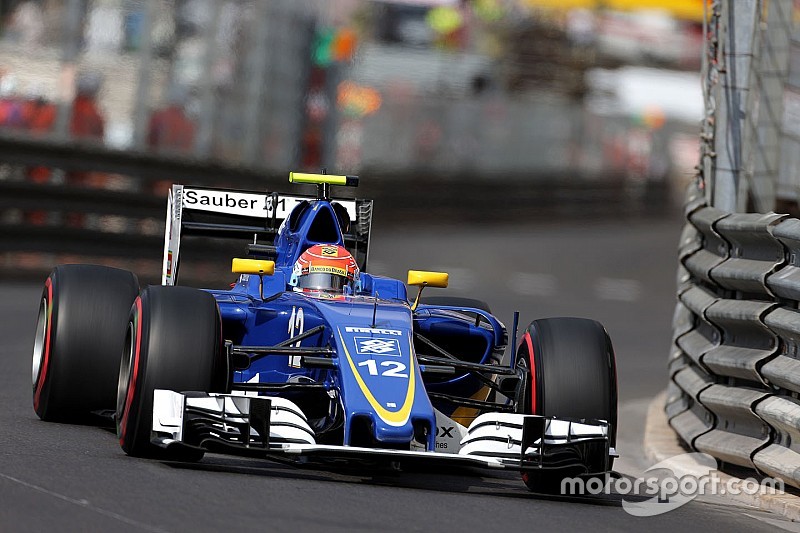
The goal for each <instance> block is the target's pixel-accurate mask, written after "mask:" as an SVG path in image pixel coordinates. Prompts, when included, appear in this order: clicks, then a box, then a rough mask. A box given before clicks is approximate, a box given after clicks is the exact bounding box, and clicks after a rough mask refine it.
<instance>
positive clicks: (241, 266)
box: [231, 257, 275, 300]
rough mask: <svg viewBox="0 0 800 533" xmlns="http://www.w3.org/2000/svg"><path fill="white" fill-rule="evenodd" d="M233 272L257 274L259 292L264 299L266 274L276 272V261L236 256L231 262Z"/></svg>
mask: <svg viewBox="0 0 800 533" xmlns="http://www.w3.org/2000/svg"><path fill="white" fill-rule="evenodd" d="M231 272H233V273H234V274H255V275H257V276H258V277H259V284H258V294H259V296H261V299H262V300H263V299H264V276H265V275H266V276H271V275H273V274H274V273H275V261H267V260H264V259H243V258H241V257H234V258H233V261H232V262H231Z"/></svg>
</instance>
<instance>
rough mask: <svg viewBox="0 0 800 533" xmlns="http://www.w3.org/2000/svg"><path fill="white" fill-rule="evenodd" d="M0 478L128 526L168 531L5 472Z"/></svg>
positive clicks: (146, 529) (161, 532) (156, 531)
mask: <svg viewBox="0 0 800 533" xmlns="http://www.w3.org/2000/svg"><path fill="white" fill-rule="evenodd" d="M0 478H3V479H7V480H9V481H11V482H13V483H17V484H19V485H22V486H23V487H27V488H29V489H32V490H35V491H37V492H41V493H42V494H47V495H48V496H52V497H54V498H58V499H59V500H62V501H65V502H67V503H71V504H73V505H77V506H79V507H83V508H84V509H89V510H90V511H94V512H95V513H97V514H101V515H103V516H107V517H109V518H113V519H114V520H119V521H120V522H124V523H125V524H128V525H130V526H134V527H138V528H141V529H144V530H145V531H153V532H155V533H168V532H167V530H166V529H162V528H160V527H157V526H151V525H150V524H144V523H142V522H138V521H136V520H133V519H131V518H128V517H126V516H122V515H121V514H117V513H115V512H113V511H107V510H105V509H101V508H100V507H95V506H94V505H92V504H91V503H90V502H89V500H84V499H80V500H79V499H76V498H70V497H69V496H65V495H64V494H59V493H58V492H53V491H52V490H47V489H45V488H44V487H40V486H38V485H34V484H32V483H28V482H26V481H22V480H21V479H17V478H15V477H12V476H9V475H7V474H3V473H0Z"/></svg>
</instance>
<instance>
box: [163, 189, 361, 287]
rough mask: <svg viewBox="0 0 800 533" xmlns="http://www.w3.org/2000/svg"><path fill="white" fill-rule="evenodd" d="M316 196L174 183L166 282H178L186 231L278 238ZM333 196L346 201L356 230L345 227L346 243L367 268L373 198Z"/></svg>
mask: <svg viewBox="0 0 800 533" xmlns="http://www.w3.org/2000/svg"><path fill="white" fill-rule="evenodd" d="M315 200H316V197H314V196H306V195H299V194H298V195H288V194H283V193H276V192H256V191H242V190H233V189H217V188H211V187H188V186H184V185H173V186H172V190H170V191H169V193H168V196H167V220H166V228H165V231H164V258H163V264H162V269H161V284H162V285H175V283H176V280H177V275H178V272H177V271H178V262H179V259H180V245H181V237H182V236H185V235H207V236H212V237H223V238H224V237H226V236H238V237H249V238H253V239H259V238H261V237H271V238H274V236H275V235H276V234H277V233H278V230H279V229H280V227H281V224H283V221H284V220H285V219H286V218H287V217H288V216H289V214H290V213H291V212H292V210H293V209H294V208H295V206H297V204H299V203H301V202H304V201H309V202H313V201H315ZM331 201H332V202H335V203H338V204H341V205H342V207H344V209H345V210H346V212H347V214H348V216H349V217H350V231H349V232H347V233H345V232H344V231H343V232H342V233H343V237H344V241H345V246H346V247H347V248H348V249H349V250H350V252H351V253H352V254H353V257H354V258H355V259H356V262H357V263H358V265H359V268H360V269H361V270H362V271H366V267H367V258H368V256H369V235H370V230H371V227H372V200H361V199H357V200H353V199H333V200H331Z"/></svg>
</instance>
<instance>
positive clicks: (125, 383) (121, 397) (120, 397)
mask: <svg viewBox="0 0 800 533" xmlns="http://www.w3.org/2000/svg"><path fill="white" fill-rule="evenodd" d="M125 340H126V342H125V347H124V348H123V352H122V359H121V360H120V364H119V379H118V380H117V420H118V421H119V419H120V417H122V415H123V413H124V411H125V402H126V400H127V397H128V387H129V386H130V380H131V367H132V366H133V354H134V352H135V350H134V342H135V336H134V331H133V322H128V335H127V337H126V338H125Z"/></svg>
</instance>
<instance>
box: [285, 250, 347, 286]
mask: <svg viewBox="0 0 800 533" xmlns="http://www.w3.org/2000/svg"><path fill="white" fill-rule="evenodd" d="M358 281H359V270H358V264H357V263H356V260H355V259H353V256H352V255H350V252H348V251H347V250H346V249H345V248H344V247H342V246H338V245H335V244H315V245H314V246H312V247H311V248H309V249H308V250H306V251H305V252H303V253H302V255H300V258H299V259H298V260H297V262H296V263H295V264H294V268H293V269H292V277H291V279H290V280H289V285H291V286H292V287H294V288H295V290H302V291H304V292H306V291H318V292H324V293H332V294H343V293H344V292H345V287H349V289H350V293H352V292H353V290H354V289H357V285H358Z"/></svg>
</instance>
